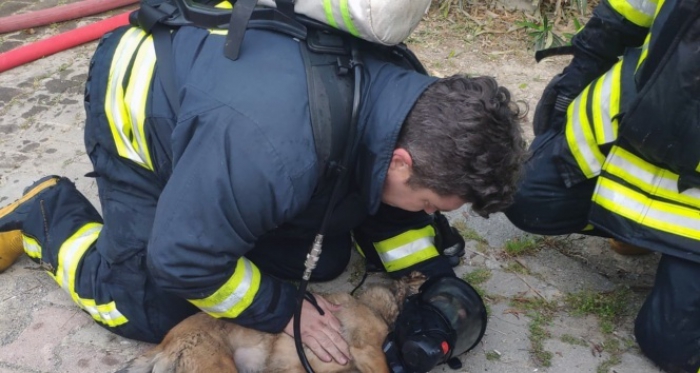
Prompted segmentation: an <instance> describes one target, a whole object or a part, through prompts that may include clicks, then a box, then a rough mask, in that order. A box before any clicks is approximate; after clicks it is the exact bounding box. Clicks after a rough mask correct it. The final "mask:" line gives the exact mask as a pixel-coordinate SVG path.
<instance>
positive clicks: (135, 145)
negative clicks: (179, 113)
mask: <svg viewBox="0 0 700 373" xmlns="http://www.w3.org/2000/svg"><path fill="white" fill-rule="evenodd" d="M137 63H138V64H137ZM155 63H156V58H155V49H154V47H153V36H147V35H146V33H145V32H143V31H142V30H141V29H138V28H130V29H129V30H127V31H126V32H125V33H124V35H123V36H122V38H121V40H120V41H119V45H118V46H117V48H116V50H115V52H114V56H113V57H112V64H111V66H110V71H109V83H108V86H107V92H106V96H105V114H106V116H107V121H108V122H109V127H110V129H111V131H112V136H113V137H114V143H115V145H116V148H117V152H118V153H119V155H120V156H122V157H124V158H127V159H130V160H132V161H134V162H135V163H137V164H138V165H140V166H142V167H144V168H146V169H148V170H153V163H152V161H151V157H150V154H149V150H148V143H147V142H146V138H145V135H144V128H143V127H144V124H145V123H144V119H145V110H146V101H147V99H148V91H149V90H150V86H151V80H152V77H153V69H154V67H155Z"/></svg>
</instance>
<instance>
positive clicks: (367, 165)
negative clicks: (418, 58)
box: [355, 56, 437, 214]
mask: <svg viewBox="0 0 700 373" xmlns="http://www.w3.org/2000/svg"><path fill="white" fill-rule="evenodd" d="M364 64H365V68H364V74H363V80H364V84H363V88H362V100H363V101H362V106H361V108H360V117H359V123H360V124H359V127H360V128H359V131H360V134H361V136H362V137H361V140H360V144H359V149H358V159H357V163H356V169H355V175H356V181H357V183H358V186H359V188H360V195H361V196H362V200H363V202H364V203H365V206H367V209H368V212H369V213H370V214H374V213H376V212H377V209H379V205H380V203H381V198H382V190H383V187H384V180H385V178H386V174H387V171H388V169H389V163H390V161H391V155H392V153H393V151H394V148H395V146H396V141H397V138H398V136H399V132H400V131H401V126H402V124H403V122H404V120H405V119H406V117H407V116H408V113H409V112H410V110H411V108H412V107H413V105H414V104H415V102H416V100H417V99H418V97H420V95H421V94H422V93H423V91H425V89H426V88H427V87H428V86H429V85H430V84H432V83H433V82H435V81H436V80H437V78H434V77H430V76H426V75H423V74H421V73H418V72H416V71H413V70H407V69H405V68H403V67H400V66H397V65H396V64H394V63H391V62H387V61H384V60H380V59H377V58H376V57H373V56H367V57H366V58H365V59H364Z"/></svg>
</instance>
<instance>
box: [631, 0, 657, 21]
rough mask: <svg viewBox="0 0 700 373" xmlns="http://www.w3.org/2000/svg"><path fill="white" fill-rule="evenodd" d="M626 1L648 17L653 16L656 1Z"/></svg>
mask: <svg viewBox="0 0 700 373" xmlns="http://www.w3.org/2000/svg"><path fill="white" fill-rule="evenodd" d="M627 3H628V4H629V5H631V6H632V7H633V8H634V9H636V10H637V11H639V12H640V13H644V15H646V16H648V17H654V14H656V3H654V2H651V1H648V0H627Z"/></svg>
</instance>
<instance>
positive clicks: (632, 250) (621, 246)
mask: <svg viewBox="0 0 700 373" xmlns="http://www.w3.org/2000/svg"><path fill="white" fill-rule="evenodd" d="M610 248H611V249H613V250H614V251H615V252H616V253H618V254H620V255H626V256H631V255H647V254H651V253H652V251H651V250H649V249H645V248H643V247H639V246H634V245H630V244H628V243H624V242H622V241H618V240H616V239H614V238H611V239H610Z"/></svg>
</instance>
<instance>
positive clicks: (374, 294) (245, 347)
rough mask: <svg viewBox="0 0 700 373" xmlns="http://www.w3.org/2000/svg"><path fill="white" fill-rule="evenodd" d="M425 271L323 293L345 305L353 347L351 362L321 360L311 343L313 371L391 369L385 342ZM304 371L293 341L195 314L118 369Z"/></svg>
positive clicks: (379, 372)
mask: <svg viewBox="0 0 700 373" xmlns="http://www.w3.org/2000/svg"><path fill="white" fill-rule="evenodd" d="M424 281H425V276H423V275H422V274H420V273H417V272H414V273H412V274H410V275H409V276H407V277H404V278H403V279H401V280H397V281H394V282H393V283H392V284H391V285H389V286H379V285H375V286H371V287H369V288H368V289H367V290H366V291H364V292H362V293H361V294H360V295H359V296H358V297H357V298H353V297H351V296H350V295H348V294H346V293H333V294H328V295H324V298H325V299H327V300H328V301H330V302H332V303H335V304H338V305H340V306H341V308H340V310H339V311H337V312H335V313H334V314H335V316H336V317H338V319H339V320H340V322H341V323H342V325H343V337H344V338H345V340H346V341H347V342H348V345H349V346H350V355H351V356H352V359H351V361H350V362H349V363H348V364H347V365H340V364H337V363H335V362H330V363H325V362H323V361H321V360H319V359H318V358H317V357H316V355H314V354H313V353H312V352H311V351H310V350H309V349H308V348H305V352H306V356H307V358H308V360H309V363H310V364H311V367H312V368H313V369H314V371H315V372H318V373H323V372H328V373H331V372H333V373H335V372H358V371H359V372H376V373H389V368H388V367H387V362H386V358H385V357H384V352H383V351H382V344H383V342H384V339H385V338H386V336H387V334H388V332H389V328H391V327H392V326H393V324H394V321H396V317H397V316H398V314H399V311H400V308H401V304H402V303H403V300H404V299H405V298H406V297H407V296H409V295H411V294H415V293H416V292H418V288H419V287H420V285H422V284H423V282H424ZM148 372H153V373H216V372H271V373H273V372H280V373H282V372H299V373H302V372H304V368H303V367H302V365H301V362H300V360H299V357H298V356H297V352H296V348H295V345H294V340H293V339H292V337H290V336H289V335H287V334H285V333H280V334H269V333H264V332H260V331H256V330H253V329H249V328H245V327H242V326H239V325H236V324H234V323H231V322H226V321H223V320H217V319H214V318H212V317H210V316H209V315H207V314H204V313H199V314H196V315H194V316H191V317H189V318H187V319H185V320H184V321H182V322H181V323H180V324H178V325H177V326H175V327H174V328H173V329H172V330H171V331H170V332H169V333H168V334H167V335H166V336H165V339H164V340H163V342H161V343H160V344H159V345H158V346H156V347H155V348H153V349H152V350H150V351H148V352H146V353H145V354H144V355H142V356H140V357H138V358H136V359H134V360H132V361H131V362H130V363H129V364H128V365H127V367H126V368H124V369H122V370H120V371H119V373H148Z"/></svg>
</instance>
